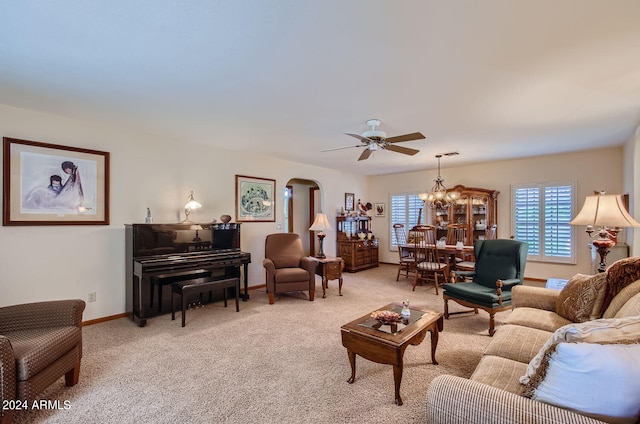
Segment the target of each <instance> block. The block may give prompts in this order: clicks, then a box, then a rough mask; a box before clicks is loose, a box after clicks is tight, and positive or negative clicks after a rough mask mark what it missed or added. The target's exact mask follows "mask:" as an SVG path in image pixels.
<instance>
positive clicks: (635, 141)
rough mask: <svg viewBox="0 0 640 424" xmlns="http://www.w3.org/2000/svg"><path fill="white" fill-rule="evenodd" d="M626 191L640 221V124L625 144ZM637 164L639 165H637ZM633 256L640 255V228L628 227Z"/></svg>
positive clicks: (632, 212)
mask: <svg viewBox="0 0 640 424" xmlns="http://www.w3.org/2000/svg"><path fill="white" fill-rule="evenodd" d="M623 157H624V166H623V168H624V192H625V193H629V195H630V199H629V212H630V213H631V215H632V216H633V217H635V219H636V221H640V125H639V126H638V127H637V128H636V131H635V133H634V134H633V136H631V137H630V138H629V140H627V142H626V143H625V145H624V155H623ZM636 164H637V165H636ZM625 231H626V232H627V243H628V244H629V247H630V250H631V256H638V255H640V228H635V229H631V228H629V229H627V230H625Z"/></svg>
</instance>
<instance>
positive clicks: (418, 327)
mask: <svg viewBox="0 0 640 424" xmlns="http://www.w3.org/2000/svg"><path fill="white" fill-rule="evenodd" d="M401 309H402V305H400V304H396V303H390V304H388V305H385V306H383V307H381V308H379V309H377V310H392V311H396V312H398V313H400V311H401ZM410 309H411V317H410V318H409V319H408V320H407V321H405V323H403V324H397V325H394V326H393V327H392V326H391V325H384V326H381V325H379V323H378V322H377V321H376V320H374V319H373V318H371V316H370V315H371V313H369V314H367V315H364V316H362V317H360V318H358V319H356V320H354V321H351V322H350V323H348V324H345V325H343V326H342V327H341V328H340V330H341V332H342V345H343V346H344V347H346V348H347V354H348V355H349V362H350V363H351V378H349V379H348V380H347V382H348V383H353V382H354V381H355V378H356V355H360V356H362V357H363V358H365V359H368V360H370V361H373V362H377V363H379V364H389V365H393V381H394V383H395V392H396V393H395V402H396V404H398V405H402V398H401V397H400V383H401V382H402V370H403V356H404V351H405V349H406V348H407V346H409V345H414V346H417V345H419V344H420V343H422V341H423V340H424V338H425V336H426V334H427V331H428V332H429V333H431V362H432V363H433V364H434V365H438V362H437V361H436V347H437V346H438V333H439V332H440V331H442V327H443V319H442V313H440V312H435V311H430V310H428V309H419V308H410Z"/></svg>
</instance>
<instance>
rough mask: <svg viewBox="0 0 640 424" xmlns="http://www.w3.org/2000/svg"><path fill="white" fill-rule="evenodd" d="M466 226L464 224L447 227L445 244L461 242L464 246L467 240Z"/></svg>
mask: <svg viewBox="0 0 640 424" xmlns="http://www.w3.org/2000/svg"><path fill="white" fill-rule="evenodd" d="M466 229H467V226H466V225H465V224H449V225H447V244H456V243H457V242H459V241H461V242H462V243H463V244H465V242H466V240H467V234H466V232H467V231H466Z"/></svg>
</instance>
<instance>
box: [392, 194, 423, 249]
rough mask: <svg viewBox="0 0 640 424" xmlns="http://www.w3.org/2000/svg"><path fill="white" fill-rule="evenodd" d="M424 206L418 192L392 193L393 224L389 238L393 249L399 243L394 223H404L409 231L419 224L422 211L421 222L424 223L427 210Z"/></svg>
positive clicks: (406, 230)
mask: <svg viewBox="0 0 640 424" xmlns="http://www.w3.org/2000/svg"><path fill="white" fill-rule="evenodd" d="M423 207H424V203H423V202H422V199H420V197H419V196H418V193H398V194H392V195H391V214H390V217H391V224H390V225H389V229H390V231H391V237H389V240H391V246H390V248H391V249H392V250H395V246H397V245H398V242H397V240H396V234H395V231H393V224H404V228H405V232H408V231H409V230H410V229H411V228H413V227H414V226H416V225H417V224H418V218H419V217H420V213H421V212H422V219H421V222H422V223H423V224H424V223H425V221H424V215H425V211H424V209H423Z"/></svg>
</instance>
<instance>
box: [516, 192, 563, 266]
mask: <svg viewBox="0 0 640 424" xmlns="http://www.w3.org/2000/svg"><path fill="white" fill-rule="evenodd" d="M512 193H513V203H512V206H513V221H514V223H513V228H514V233H515V238H516V240H520V241H525V242H527V243H528V245H529V256H528V257H529V259H530V260H540V261H545V262H561V263H575V247H574V229H573V227H572V226H571V225H570V224H569V223H570V222H571V219H572V215H573V203H574V197H575V196H574V193H575V188H574V184H573V183H562V184H561V183H545V184H527V185H515V186H513V190H512Z"/></svg>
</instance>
